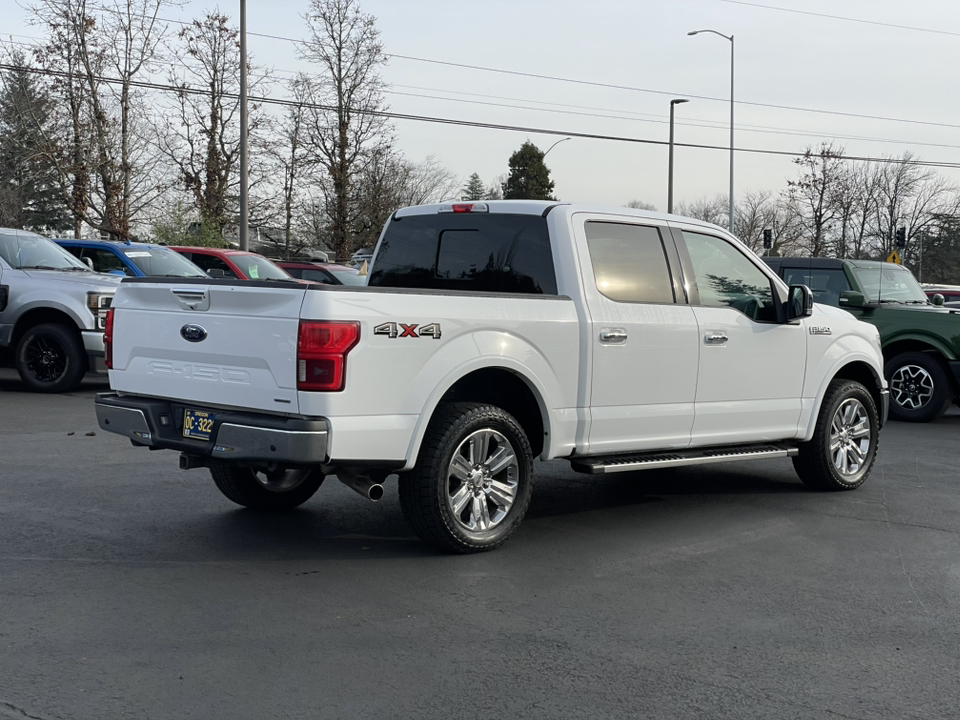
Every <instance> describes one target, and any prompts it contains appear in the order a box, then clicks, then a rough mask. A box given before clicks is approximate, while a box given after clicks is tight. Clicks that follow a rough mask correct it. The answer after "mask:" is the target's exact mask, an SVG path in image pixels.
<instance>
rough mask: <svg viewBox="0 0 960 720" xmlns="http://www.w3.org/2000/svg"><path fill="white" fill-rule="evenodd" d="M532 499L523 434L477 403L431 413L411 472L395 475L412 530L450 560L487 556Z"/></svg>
mask: <svg viewBox="0 0 960 720" xmlns="http://www.w3.org/2000/svg"><path fill="white" fill-rule="evenodd" d="M466 451H469V452H470V453H471V454H472V453H473V452H474V451H478V452H479V453H480V455H481V456H482V457H477V456H474V457H473V460H474V462H472V464H471V461H470V460H469V459H468V457H467V455H465V454H464V453H465V452H466ZM477 460H479V462H476V461H477ZM455 462H456V463H457V465H456V468H455V465H454V463H455ZM457 470H459V472H457ZM532 493H533V451H532V450H531V449H530V442H529V440H527V435H526V433H525V432H524V431H523V428H522V427H521V426H520V424H519V423H518V422H517V421H516V420H515V419H514V417H513V416H512V415H510V414H509V413H508V412H505V411H504V410H502V409H500V408H498V407H495V406H493V405H483V404H480V403H472V402H457V403H449V404H444V405H441V406H440V407H438V408H437V411H436V413H434V416H433V417H432V418H431V420H430V425H429V426H428V427H427V432H426V435H425V436H424V438H423V444H422V446H421V447H420V456H419V458H418V460H417V465H416V467H415V468H414V469H413V470H411V471H410V472H408V473H404V474H402V475H401V476H400V506H401V507H402V509H403V514H404V516H405V517H406V518H407V522H409V523H410V525H411V527H412V528H413V531H414V532H415V533H416V534H417V536H418V537H419V538H420V539H421V540H423V541H424V542H427V543H429V544H431V545H433V546H435V547H438V548H440V549H442V550H446V551H450V552H457V553H475V552H483V551H485V550H493V549H494V548H496V547H499V546H500V545H502V544H503V543H504V542H506V540H507V538H509V537H510V535H512V534H513V532H514V531H515V530H516V529H517V526H519V525H520V522H521V521H522V520H523V516H524V515H525V514H526V512H527V507H528V506H529V505H530V496H531V494H532ZM457 505H459V508H460V509H459V511H458V509H457ZM485 525H486V527H485Z"/></svg>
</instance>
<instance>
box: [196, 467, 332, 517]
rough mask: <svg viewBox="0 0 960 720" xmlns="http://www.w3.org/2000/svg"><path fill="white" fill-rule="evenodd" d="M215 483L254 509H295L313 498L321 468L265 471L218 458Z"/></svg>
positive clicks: (213, 469)
mask: <svg viewBox="0 0 960 720" xmlns="http://www.w3.org/2000/svg"><path fill="white" fill-rule="evenodd" d="M210 475H212V476H213V482H214V483H215V484H216V486H217V489H219V490H220V492H222V493H223V494H224V495H225V496H226V497H227V498H229V499H230V500H233V502H235V503H237V505H243V506H244V507H248V508H250V509H251V510H267V511H276V510H292V509H293V508H295V507H299V506H300V505H303V503H305V502H306V501H307V500H309V499H310V498H312V497H313V495H314V493H316V492H317V490H319V489H320V485H321V484H322V483H323V473H321V472H320V471H319V470H308V469H294V470H276V471H273V472H266V471H263V470H259V471H258V470H254V469H253V468H249V467H242V466H240V465H236V464H234V463H226V462H222V461H219V460H215V461H213V462H212V463H211V465H210Z"/></svg>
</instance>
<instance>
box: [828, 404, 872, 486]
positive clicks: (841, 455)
mask: <svg viewBox="0 0 960 720" xmlns="http://www.w3.org/2000/svg"><path fill="white" fill-rule="evenodd" d="M871 439H872V438H871V430H870V416H869V415H868V414H867V409H866V408H865V407H864V406H863V403H861V402H860V401H859V400H857V399H856V398H849V399H847V400H844V401H843V402H842V403H841V404H840V407H838V408H837V412H836V413H834V416H833V422H832V423H831V425H830V458H831V460H832V461H833V466H834V467H835V468H836V469H837V472H838V473H840V475H842V476H843V477H844V478H846V479H853V478H854V477H855V476H856V475H857V474H858V473H859V472H860V471H861V470H862V469H863V467H864V464H865V463H866V462H867V460H868V458H869V453H870V441H871Z"/></svg>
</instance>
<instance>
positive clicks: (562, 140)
mask: <svg viewBox="0 0 960 720" xmlns="http://www.w3.org/2000/svg"><path fill="white" fill-rule="evenodd" d="M570 139H571V138H568V137H565V138H560V139H559V140H557V141H556V142H555V143H554V144H553V145H551V146H550V147H548V148H547V152H545V153H544V154H543V156H544V157H546V156H547V153H548V152H550V151H551V150H553V149H554V148H555V147H556V146H557V145H559V144H560V143H562V142H566V141H567V140H570Z"/></svg>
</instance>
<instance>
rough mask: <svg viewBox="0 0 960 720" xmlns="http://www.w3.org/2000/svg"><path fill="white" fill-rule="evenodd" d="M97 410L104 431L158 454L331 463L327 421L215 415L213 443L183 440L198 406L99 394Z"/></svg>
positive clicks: (314, 463) (303, 463)
mask: <svg viewBox="0 0 960 720" xmlns="http://www.w3.org/2000/svg"><path fill="white" fill-rule="evenodd" d="M94 405H95V407H96V411H97V423H98V424H99V425H100V428H101V429H102V430H106V431H107V432H112V433H116V434H118V435H123V436H124V437H127V438H129V439H130V440H131V441H133V443H134V444H136V445H145V446H147V447H150V448H151V449H155V450H160V449H163V450H179V451H180V452H183V453H187V454H189V455H195V456H200V457H206V458H211V459H216V460H228V461H246V462H256V463H282V464H290V465H322V464H325V463H326V462H327V461H328V460H329V458H328V456H327V444H328V438H329V426H328V424H327V421H326V420H324V419H323V418H304V417H279V416H276V415H261V414H257V413H247V412H234V411H229V410H223V411H221V410H212V412H215V413H216V419H215V420H214V424H213V428H212V431H211V433H210V440H195V439H192V438H187V437H184V435H183V411H184V410H185V409H187V408H188V407H190V408H192V407H195V406H192V405H187V404H184V403H175V402H170V401H167V400H156V399H153V398H143V397H131V396H121V395H117V394H116V393H101V394H99V395H97V398H96V400H95V402H94ZM196 409H208V408H202V407H196Z"/></svg>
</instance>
